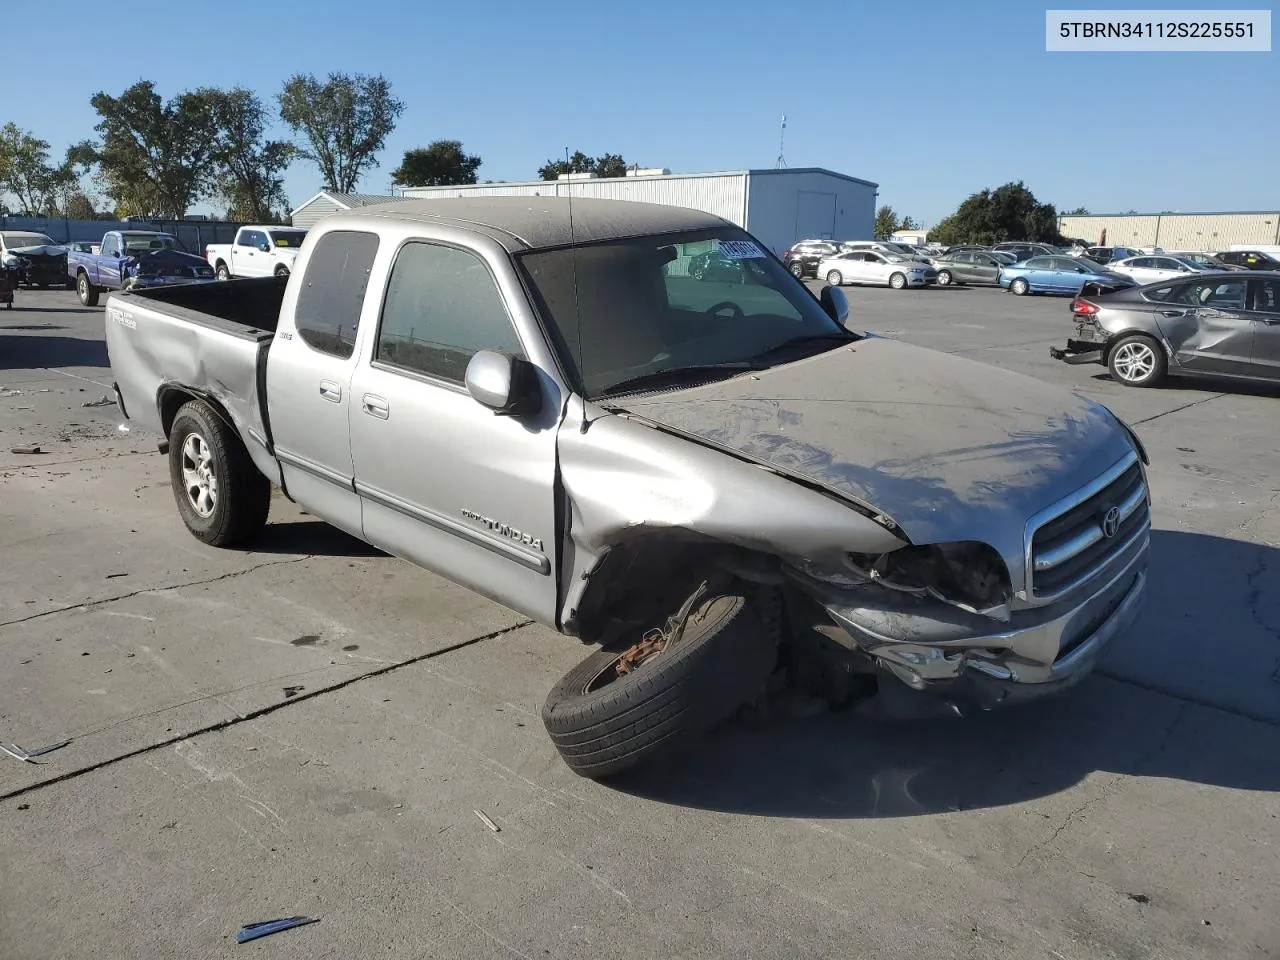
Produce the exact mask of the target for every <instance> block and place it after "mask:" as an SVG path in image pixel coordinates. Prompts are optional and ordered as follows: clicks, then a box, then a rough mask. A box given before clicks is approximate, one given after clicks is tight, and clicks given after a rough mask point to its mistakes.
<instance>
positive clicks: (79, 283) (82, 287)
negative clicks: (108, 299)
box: [76, 273, 98, 307]
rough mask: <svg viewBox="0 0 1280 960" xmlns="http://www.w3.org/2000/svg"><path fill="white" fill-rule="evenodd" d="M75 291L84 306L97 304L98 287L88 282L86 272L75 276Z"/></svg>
mask: <svg viewBox="0 0 1280 960" xmlns="http://www.w3.org/2000/svg"><path fill="white" fill-rule="evenodd" d="M76 293H77V294H78V295H79V296H80V302H81V303H82V304H84V305H85V306H86V307H96V306H97V305H98V288H97V287H95V286H94V285H93V284H92V283H90V282H89V275H88V274H87V273H81V274H80V275H79V276H77V277H76Z"/></svg>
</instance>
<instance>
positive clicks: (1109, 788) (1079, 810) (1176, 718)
mask: <svg viewBox="0 0 1280 960" xmlns="http://www.w3.org/2000/svg"><path fill="white" fill-rule="evenodd" d="M1189 706H1191V705H1190V704H1189V703H1186V702H1183V703H1179V704H1178V709H1177V710H1176V711H1175V712H1174V715H1173V719H1172V720H1170V721H1169V725H1168V726H1167V727H1165V730H1164V734H1163V735H1162V736H1161V737H1160V742H1159V743H1157V744H1156V745H1155V746H1154V747H1153V748H1152V749H1151V750H1149V751H1147V753H1145V754H1144V755H1143V756H1141V757H1139V758H1138V760H1137V762H1136V763H1135V764H1134V765H1133V772H1132V773H1117V774H1115V775H1114V776H1112V778H1111V779H1110V780H1108V781H1107V782H1106V783H1105V784H1103V786H1102V789H1100V790H1099V791H1098V792H1097V793H1096V794H1095V795H1094V796H1092V797H1089V798H1088V799H1087V800H1085V801H1084V802H1082V803H1081V804H1080V805H1079V806H1077V807H1075V808H1074V809H1073V810H1071V811H1070V812H1068V813H1067V815H1066V816H1065V817H1064V818H1063V820H1062V822H1061V823H1060V824H1058V825H1057V826H1056V827H1055V828H1054V830H1053V833H1051V834H1050V835H1049V836H1048V837H1047V838H1046V839H1044V840H1041V841H1040V842H1039V843H1035V844H1032V845H1031V846H1030V847H1029V848H1028V849H1027V852H1026V853H1024V854H1023V855H1022V856H1021V857H1019V858H1018V862H1017V863H1016V864H1014V869H1015V870H1016V869H1017V868H1018V867H1021V866H1022V865H1023V864H1024V863H1026V862H1027V860H1029V859H1030V858H1031V857H1032V856H1034V855H1035V854H1037V853H1039V852H1040V851H1041V850H1044V849H1046V848H1047V847H1050V846H1052V845H1053V843H1054V841H1056V840H1057V839H1058V837H1060V836H1062V834H1063V833H1065V832H1066V831H1067V829H1068V828H1069V827H1070V826H1071V825H1072V824H1074V823H1076V822H1077V821H1078V820H1079V819H1080V818H1081V817H1082V816H1084V815H1085V814H1086V813H1088V812H1089V811H1090V810H1091V809H1093V808H1094V807H1095V806H1097V805H1098V804H1099V803H1101V802H1102V801H1103V800H1108V799H1110V798H1111V796H1112V795H1113V794H1114V793H1115V792H1116V790H1118V789H1119V788H1120V786H1121V785H1122V784H1123V783H1124V782H1125V781H1126V780H1128V779H1130V778H1131V777H1134V776H1138V775H1140V774H1141V773H1142V772H1143V770H1145V769H1146V767H1147V765H1148V764H1149V763H1151V761H1153V760H1154V759H1155V758H1156V757H1158V756H1160V754H1162V753H1164V751H1165V750H1166V749H1168V747H1169V743H1170V742H1171V741H1172V740H1173V735H1174V732H1175V731H1176V730H1177V728H1178V725H1179V724H1180V723H1181V722H1182V718H1183V717H1184V716H1185V715H1186V712H1187V708H1188V707H1189Z"/></svg>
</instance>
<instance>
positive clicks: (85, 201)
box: [63, 190, 98, 220]
mask: <svg viewBox="0 0 1280 960" xmlns="http://www.w3.org/2000/svg"><path fill="white" fill-rule="evenodd" d="M63 214H64V215H65V216H67V217H69V218H70V219H72V220H93V219H95V218H96V217H97V216H98V212H97V211H96V210H94V209H93V201H92V200H90V199H89V197H88V196H87V195H86V194H85V193H84V191H83V190H77V191H75V192H74V193H72V194H71V195H70V196H69V197H67V201H66V205H65V206H64V208H63Z"/></svg>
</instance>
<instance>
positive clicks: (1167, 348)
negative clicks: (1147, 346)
mask: <svg viewBox="0 0 1280 960" xmlns="http://www.w3.org/2000/svg"><path fill="white" fill-rule="evenodd" d="M1134 335H1137V336H1142V337H1146V338H1147V339H1148V340H1154V341H1155V342H1156V343H1158V344H1159V345H1160V349H1161V350H1163V351H1164V358H1165V360H1167V361H1168V362H1169V363H1170V364H1174V363H1176V362H1177V361H1176V360H1175V359H1174V352H1173V347H1172V346H1171V345H1170V343H1169V341H1168V340H1166V339H1165V338H1164V334H1162V333H1159V332H1156V333H1152V332H1151V331H1150V330H1144V329H1143V328H1142V327H1126V328H1125V329H1124V330H1121V331H1120V332H1119V333H1110V332H1108V334H1107V345H1106V349H1105V350H1103V352H1102V360H1103V362H1104V363H1105V362H1107V361H1109V360H1110V359H1111V351H1112V350H1114V349H1115V347H1116V344H1117V343H1119V342H1120V341H1121V340H1123V339H1124V338H1125V337H1132V336H1134Z"/></svg>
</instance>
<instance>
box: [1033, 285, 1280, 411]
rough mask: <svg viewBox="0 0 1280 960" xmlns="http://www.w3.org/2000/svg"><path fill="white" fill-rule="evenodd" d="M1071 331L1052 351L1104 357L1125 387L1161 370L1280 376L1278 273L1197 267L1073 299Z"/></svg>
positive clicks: (1084, 359) (1152, 380)
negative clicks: (1174, 275) (1209, 270)
mask: <svg viewBox="0 0 1280 960" xmlns="http://www.w3.org/2000/svg"><path fill="white" fill-rule="evenodd" d="M1071 313H1072V315H1073V316H1074V317H1075V321H1076V335H1075V336H1074V337H1072V338H1070V339H1068V341H1067V345H1066V349H1059V348H1057V347H1051V348H1050V350H1049V353H1050V356H1052V357H1053V358H1054V359H1057V360H1063V361H1065V362H1067V363H1071V364H1088V363H1101V364H1104V365H1106V367H1107V369H1108V370H1110V371H1111V375H1112V376H1113V377H1114V378H1115V379H1116V380H1118V381H1120V382H1121V383H1123V384H1124V385H1125V386H1127V387H1154V386H1155V385H1156V384H1158V383H1160V382H1161V381H1163V380H1164V379H1165V377H1170V376H1177V377H1221V378H1224V379H1237V380H1254V381H1259V380H1260V381H1271V382H1275V381H1277V380H1280V273H1248V272H1244V271H1238V272H1237V271H1232V272H1214V273H1195V274H1191V275H1189V276H1186V277H1177V278H1175V279H1171V280H1161V281H1157V282H1155V283H1149V284H1146V285H1145V286H1141V287H1134V288H1131V289H1128V290H1120V291H1118V292H1107V291H1103V290H1092V291H1088V290H1087V291H1084V292H1083V293H1082V295H1081V296H1079V297H1077V298H1076V299H1075V300H1073V301H1072V302H1071Z"/></svg>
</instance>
